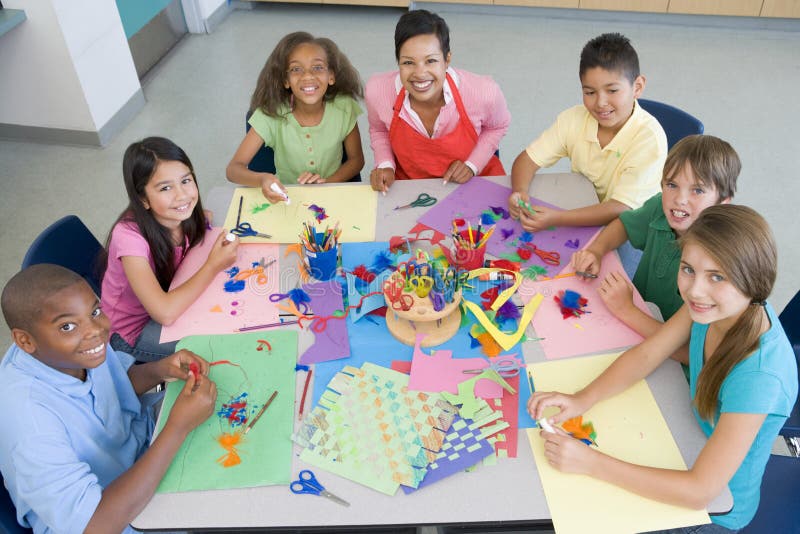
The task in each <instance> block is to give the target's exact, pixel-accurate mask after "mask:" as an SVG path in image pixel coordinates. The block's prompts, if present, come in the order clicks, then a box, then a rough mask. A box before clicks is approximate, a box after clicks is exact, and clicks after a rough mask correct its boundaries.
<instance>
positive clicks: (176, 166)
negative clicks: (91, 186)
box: [100, 137, 239, 361]
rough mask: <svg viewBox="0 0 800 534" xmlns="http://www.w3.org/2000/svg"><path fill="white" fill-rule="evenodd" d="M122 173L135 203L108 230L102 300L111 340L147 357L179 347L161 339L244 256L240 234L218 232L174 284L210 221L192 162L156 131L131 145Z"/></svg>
mask: <svg viewBox="0 0 800 534" xmlns="http://www.w3.org/2000/svg"><path fill="white" fill-rule="evenodd" d="M122 174H123V178H124V181H125V189H126V191H127V193H128V200H129V204H128V207H127V208H125V211H123V212H122V214H121V215H120V216H119V218H118V219H117V221H116V222H115V223H114V226H113V228H112V229H111V233H110V234H109V237H108V242H107V246H106V248H107V250H108V259H107V266H106V271H105V275H104V276H103V285H102V288H101V289H102V295H101V301H100V302H101V307H102V309H103V312H104V313H105V314H106V315H107V316H108V317H109V319H110V320H111V331H112V336H111V346H112V347H113V348H114V350H118V351H122V352H127V353H129V354H131V355H132V356H134V357H135V358H136V359H137V360H140V361H151V360H156V359H159V358H162V357H164V356H167V355H169V354H172V353H173V352H175V343H174V342H173V343H164V344H161V343H159V338H160V337H161V325H162V324H167V325H168V324H171V323H172V322H174V321H175V319H177V318H178V317H179V316H180V315H181V314H182V313H183V312H184V311H185V310H186V309H187V308H188V307H189V305H190V304H192V302H194V301H195V300H196V299H197V297H198V296H199V295H200V294H201V293H202V292H203V291H204V290H205V289H206V287H207V286H208V284H209V283H211V281H212V280H213V279H214V276H215V275H216V274H217V273H218V272H220V271H221V270H223V269H225V268H227V267H229V266H230V265H232V264H233V262H234V261H235V260H236V249H237V248H238V246H239V241H238V239H235V240H234V241H233V242H229V241H226V240H225V236H224V234H220V236H219V237H218V238H217V241H216V243H215V244H214V247H213V248H212V249H211V253H210V254H209V256H208V260H206V262H205V264H203V266H202V267H201V268H200V270H199V271H198V272H197V273H196V274H195V275H194V276H192V277H191V278H190V279H189V280H187V281H186V282H185V283H183V284H181V285H180V286H178V287H176V288H173V289H172V290H170V288H169V286H170V283H171V282H172V278H173V276H174V275H175V271H176V270H177V268H178V266H179V265H180V263H181V261H182V260H183V258H184V257H185V255H186V253H187V252H188V250H189V249H190V248H191V247H193V246H195V245H197V244H199V243H201V242H202V241H203V237H204V236H205V233H206V228H207V221H206V216H205V213H204V212H203V206H202V204H201V203H200V195H199V193H198V190H197V182H196V180H195V176H194V169H193V167H192V162H191V161H189V157H188V156H187V155H186V153H185V152H184V151H183V150H182V149H181V148H180V147H179V146H178V145H176V144H175V143H173V142H172V141H170V140H169V139H165V138H163V137H148V138H147V139H143V140H142V141H139V142H136V143H133V144H132V145H130V146H129V147H128V149H127V150H126V151H125V156H124V158H123V161H122Z"/></svg>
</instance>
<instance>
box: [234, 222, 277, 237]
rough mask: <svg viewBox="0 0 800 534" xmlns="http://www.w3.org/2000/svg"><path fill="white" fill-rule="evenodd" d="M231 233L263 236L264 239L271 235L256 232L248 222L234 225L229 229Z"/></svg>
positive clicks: (245, 235)
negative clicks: (234, 226)
mask: <svg viewBox="0 0 800 534" xmlns="http://www.w3.org/2000/svg"><path fill="white" fill-rule="evenodd" d="M231 233H232V234H235V235H238V236H239V237H263V238H265V239H269V238H271V237H272V236H271V235H269V234H262V233H261V232H256V231H255V230H254V229H253V227H252V226H250V223H249V222H241V223H239V224H238V225H236V228H234V229H232V230H231Z"/></svg>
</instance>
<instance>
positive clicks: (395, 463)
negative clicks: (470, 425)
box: [297, 363, 454, 495]
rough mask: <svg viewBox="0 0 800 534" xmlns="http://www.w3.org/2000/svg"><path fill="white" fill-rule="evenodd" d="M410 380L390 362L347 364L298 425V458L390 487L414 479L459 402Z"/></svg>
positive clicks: (435, 449) (417, 479)
mask: <svg viewBox="0 0 800 534" xmlns="http://www.w3.org/2000/svg"><path fill="white" fill-rule="evenodd" d="M407 385H408V377H407V376H406V375H403V374H402V373H398V372H396V371H392V370H391V369H387V368H385V367H380V366H377V365H373V364H371V363H365V364H364V365H363V366H362V367H361V369H357V368H354V367H345V368H344V369H343V370H342V371H341V372H339V373H337V374H336V376H334V378H333V380H331V382H330V384H329V385H328V389H327V390H326V392H325V393H324V394H323V396H322V398H321V399H320V402H319V405H318V406H317V407H315V408H314V410H313V411H312V412H311V414H309V416H308V417H306V419H305V421H304V422H303V425H302V426H301V428H300V430H299V431H298V433H297V441H298V442H299V443H300V444H301V445H303V446H304V447H305V448H304V449H303V452H302V453H301V455H300V459H301V460H303V461H304V462H308V463H310V464H313V465H316V466H318V467H320V468H322V469H327V470H328V471H331V472H333V473H336V474H338V475H341V476H343V477H345V478H349V479H350V480H353V481H355V482H358V483H360V484H364V485H365V486H369V487H371V488H373V489H375V490H378V491H380V492H383V493H386V494H387V495H393V494H394V493H395V492H396V491H397V488H398V487H399V485H400V484H404V485H408V486H411V487H417V486H418V485H419V483H420V482H421V481H422V478H423V477H424V475H425V468H426V466H427V465H428V464H429V463H430V462H431V461H433V460H434V459H435V458H436V454H437V453H438V452H439V450H440V448H441V446H442V443H443V442H444V438H445V435H446V433H447V431H448V430H449V428H450V425H451V424H452V421H453V417H454V413H453V412H454V410H453V408H452V406H450V405H448V404H447V403H446V402H444V401H443V400H442V399H441V398H440V397H439V396H438V395H429V394H427V393H422V392H411V391H408V387H407Z"/></svg>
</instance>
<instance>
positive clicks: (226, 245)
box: [206, 232, 239, 272]
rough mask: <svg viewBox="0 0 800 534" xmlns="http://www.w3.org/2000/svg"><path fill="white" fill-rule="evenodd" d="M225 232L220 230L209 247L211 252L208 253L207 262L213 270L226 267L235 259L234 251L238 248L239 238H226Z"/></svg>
mask: <svg viewBox="0 0 800 534" xmlns="http://www.w3.org/2000/svg"><path fill="white" fill-rule="evenodd" d="M226 237H227V232H220V233H219V235H218V236H217V240H216V241H215V242H214V246H212V247H211V252H209V253H208V259H207V260H206V263H208V264H209V265H210V266H211V268H212V269H213V270H214V272H219V271H221V270H223V269H227V268H228V267H230V266H231V265H233V262H235V261H236V252H237V250H239V238H238V237H237V238H236V239H234V240H233V241H228V240H227V239H226Z"/></svg>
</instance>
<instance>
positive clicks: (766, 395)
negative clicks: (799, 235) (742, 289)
mask: <svg viewBox="0 0 800 534" xmlns="http://www.w3.org/2000/svg"><path fill="white" fill-rule="evenodd" d="M766 310H767V314H768V315H769V320H770V322H771V323H772V326H771V327H770V329H769V330H767V331H766V332H765V333H764V334H762V335H761V339H760V340H759V347H758V349H756V351H755V352H753V354H751V355H750V356H748V357H747V358H745V359H744V360H742V361H741V362H739V363H738V364H737V365H736V366H735V367H734V368H733V369H731V372H730V373H729V374H728V376H727V377H726V378H725V380H724V381H723V382H722V387H721V388H720V392H719V402H718V409H717V413H716V415H715V417H714V423H715V424H716V422H717V421H719V416H720V414H721V413H725V412H731V413H759V414H762V413H763V414H767V417H766V419H764V423H763V424H762V425H761V429H760V430H759V431H758V434H757V435H756V438H755V440H753V444H752V445H751V446H750V450H749V451H748V452H747V456H745V458H744V461H742V464H741V465H740V466H739V469H737V470H736V473H735V474H734V475H733V478H732V479H731V480H730V482H728V488H730V490H731V494H732V495H733V509H732V510H731V511H730V512H729V513H727V514H725V515H718V516H711V520H712V521H713V522H714V523H717V524H719V525H722V526H724V527H727V528H730V529H741V528H744V527H745V525H747V524H748V523H749V522H750V521H751V520H752V519H753V516H754V515H755V513H756V510H757V509H758V502H759V498H760V493H761V477H762V476H763V475H764V468H765V467H766V465H767V460H769V455H770V451H771V450H772V444H773V443H774V442H775V438H776V437H777V436H778V432H779V431H780V429H781V427H782V426H783V423H784V422H785V421H786V418H787V417H789V414H790V413H791V411H792V406H794V403H795V400H796V399H797V361H796V360H795V356H794V351H793V350H792V345H791V344H790V343H789V340H788V338H787V337H786V333H785V332H784V331H783V327H782V326H781V323H780V322H779V321H778V317H777V315H775V310H773V309H772V306H770V305H769V304H767V306H766ZM707 330H708V325H704V324H697V323H694V324H693V325H692V337H691V341H690V342H689V387H690V389H691V393H692V400H694V396H695V390H696V387H697V376H698V375H699V374H700V370H701V369H702V368H703V349H704V346H705V340H706V331H707ZM694 416H695V418H696V419H697V422H698V423H700V427H701V428H702V429H703V432H704V433H705V435H706V436H711V434H712V433H713V432H714V427H713V426H711V425H710V424H709V422H708V421H706V420H704V419H702V418H700V416H699V415H698V413H697V410H694Z"/></svg>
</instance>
